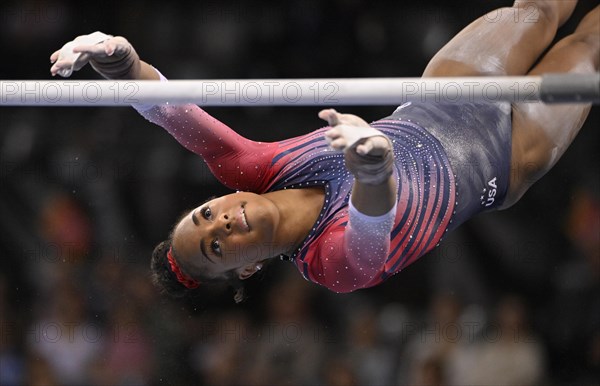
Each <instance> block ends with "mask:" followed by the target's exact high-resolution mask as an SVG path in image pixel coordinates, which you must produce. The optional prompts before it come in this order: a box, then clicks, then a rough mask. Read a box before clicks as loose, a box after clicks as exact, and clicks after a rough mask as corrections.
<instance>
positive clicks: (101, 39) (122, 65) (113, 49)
mask: <svg viewBox="0 0 600 386" xmlns="http://www.w3.org/2000/svg"><path fill="white" fill-rule="evenodd" d="M50 62H51V63H53V65H52V67H51V68H50V73H52V76H55V75H56V74H59V75H60V76H62V77H64V78H67V77H69V76H71V74H72V73H73V71H79V70H80V69H81V68H82V67H84V66H85V65H86V64H88V63H90V64H91V66H92V68H93V69H94V70H95V71H96V72H97V73H99V74H100V75H102V76H103V77H104V78H106V79H139V75H140V65H141V64H140V58H139V56H138V54H137V53H136V52H135V50H134V49H133V46H132V45H131V44H130V43H129V42H128V41H127V39H125V38H124V37H121V36H116V37H114V36H110V35H106V34H103V33H102V32H94V33H92V34H89V35H81V36H78V37H77V38H75V40H73V41H70V42H68V43H66V44H65V45H64V46H63V47H62V48H61V49H60V50H58V51H56V52H54V53H53V54H52V55H51V56H50Z"/></svg>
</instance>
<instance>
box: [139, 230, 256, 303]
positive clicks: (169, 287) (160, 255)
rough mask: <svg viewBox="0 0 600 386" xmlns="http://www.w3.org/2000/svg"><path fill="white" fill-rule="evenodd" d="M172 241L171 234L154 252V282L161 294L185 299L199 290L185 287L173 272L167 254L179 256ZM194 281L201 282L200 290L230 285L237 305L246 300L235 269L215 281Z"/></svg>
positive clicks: (151, 263)
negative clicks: (217, 285)
mask: <svg viewBox="0 0 600 386" xmlns="http://www.w3.org/2000/svg"><path fill="white" fill-rule="evenodd" d="M172 240H173V234H172V233H171V235H169V239H168V240H165V241H163V242H161V243H160V244H158V245H157V246H156V248H154V251H153V252H152V259H151V261H150V269H151V270H152V282H153V283H154V284H155V285H156V286H157V287H158V288H159V289H160V290H161V292H163V293H165V294H167V295H169V296H172V297H175V298H183V297H186V296H190V295H193V294H194V293H195V292H197V289H190V288H188V287H186V286H185V285H183V283H181V282H180V281H179V280H178V279H177V275H176V274H175V272H173V269H172V268H171V265H170V263H169V259H168V257H167V254H168V253H169V251H171V254H172V255H173V257H174V258H175V259H177V254H176V253H175V251H174V250H173V249H172ZM194 279H196V280H198V281H199V282H200V288H201V287H204V286H210V285H216V284H223V283H225V284H228V285H229V286H230V287H232V288H233V290H234V293H235V294H234V297H233V299H234V300H235V302H236V303H240V302H242V301H243V300H244V299H245V291H244V284H243V282H242V280H240V278H239V277H238V275H237V273H236V272H235V270H233V269H232V270H230V271H228V272H226V273H225V277H224V278H217V279H215V278H209V277H203V276H202V275H196V277H194Z"/></svg>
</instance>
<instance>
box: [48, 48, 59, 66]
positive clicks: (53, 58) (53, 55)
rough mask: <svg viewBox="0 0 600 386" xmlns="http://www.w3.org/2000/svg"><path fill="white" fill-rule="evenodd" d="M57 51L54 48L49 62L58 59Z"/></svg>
mask: <svg viewBox="0 0 600 386" xmlns="http://www.w3.org/2000/svg"><path fill="white" fill-rule="evenodd" d="M59 52H60V50H56V51H54V52H53V53H52V55H50V63H54V62H56V60H57V59H58V54H59Z"/></svg>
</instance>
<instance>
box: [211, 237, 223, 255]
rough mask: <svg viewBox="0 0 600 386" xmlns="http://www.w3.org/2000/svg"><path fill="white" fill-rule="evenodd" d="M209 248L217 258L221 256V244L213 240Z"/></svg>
mask: <svg viewBox="0 0 600 386" xmlns="http://www.w3.org/2000/svg"><path fill="white" fill-rule="evenodd" d="M210 248H211V249H212V250H213V252H214V253H215V254H216V255H217V256H221V243H220V242H219V240H217V239H215V240H213V241H212V242H211V243H210Z"/></svg>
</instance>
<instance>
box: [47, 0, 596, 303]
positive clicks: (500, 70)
mask: <svg viewBox="0 0 600 386" xmlns="http://www.w3.org/2000/svg"><path fill="white" fill-rule="evenodd" d="M575 5H576V1H552V0H550V1H541V0H540V1H531V0H527V1H516V2H515V3H514V5H513V6H512V7H507V8H501V9H498V10H495V11H492V12H490V13H489V14H487V15H485V16H483V17H481V18H479V19H477V20H476V21H474V22H473V23H471V24H470V25H469V26H467V27H466V28H465V29H463V30H462V31H461V32H460V33H459V34H458V35H457V36H455V37H454V38H453V39H452V40H450V42H448V43H447V44H446V45H445V46H444V47H443V48H442V49H441V50H440V51H439V52H438V53H437V54H436V55H435V56H434V57H433V59H432V60H431V61H430V62H429V64H428V66H427V67H426V69H425V71H424V73H423V76H425V77H438V76H445V77H459V76H480V75H492V76H510V75H535V74H542V73H594V72H597V71H598V67H599V65H598V62H599V57H600V23H599V20H600V6H596V8H595V9H593V10H592V11H590V12H589V13H588V14H587V15H586V16H585V17H584V18H583V19H582V20H581V22H580V23H579V25H578V27H577V28H576V30H575V31H574V33H573V34H571V35H569V36H567V37H565V38H564V39H562V40H560V41H559V42H557V43H556V44H555V45H554V46H552V47H551V48H550V49H549V50H547V48H548V46H549V45H550V44H551V42H552V41H553V39H554V37H555V34H556V32H557V29H558V28H559V27H560V26H561V25H562V24H563V23H564V22H565V21H566V20H567V19H568V18H569V16H570V15H571V13H572V12H573V10H574V8H575ZM532 7H533V8H532ZM525 10H527V12H524V11H525ZM532 10H533V11H534V12H533V16H534V17H535V20H534V22H532V19H531V18H532ZM526 18H527V19H526ZM542 54H543V56H542ZM51 61H52V62H53V65H52V67H51V73H52V75H56V74H59V75H62V76H70V75H71V73H72V71H77V70H79V69H80V68H81V67H83V66H84V65H86V64H87V63H90V64H91V66H92V67H93V68H94V70H95V71H96V72H98V73H99V74H100V75H102V76H103V77H105V78H108V79H136V80H157V81H166V79H165V78H164V76H162V74H160V73H159V72H158V71H157V70H156V69H155V68H154V67H152V66H150V65H149V64H147V63H145V62H143V61H141V60H140V59H139V57H138V55H137V53H136V51H135V50H134V49H133V47H132V46H131V44H130V43H129V42H128V41H127V40H126V39H125V38H123V37H112V36H109V35H104V34H102V33H94V34H91V35H85V36H81V37H78V38H76V39H75V40H74V41H72V42H69V43H67V44H66V45H65V46H64V47H63V49H61V50H59V51H56V52H55V53H54V54H52V56H51ZM134 107H135V108H136V109H137V110H138V112H139V113H140V114H141V115H142V116H144V117H145V118H146V119H148V120H149V121H151V122H153V123H156V124H157V125H160V126H162V127H163V128H164V129H166V130H167V131H168V132H169V133H170V134H171V135H172V136H173V137H175V139H176V140H177V141H178V142H179V143H180V144H181V145H183V146H184V147H185V148H186V149H188V150H190V151H192V152H194V153H196V154H198V155H199V156H201V157H202V158H203V159H204V161H205V162H206V163H207V164H208V166H209V168H210V170H211V171H212V173H213V174H214V175H215V177H216V178H217V179H218V180H219V181H220V182H221V183H223V184H224V185H226V186H227V187H229V188H231V189H234V190H237V192H236V193H232V194H229V195H225V196H222V197H219V198H213V199H210V200H209V201H207V202H205V203H203V204H201V205H200V206H198V207H197V208H195V209H192V210H191V211H189V212H188V213H186V214H185V215H184V216H183V217H182V218H181V219H180V220H179V221H177V223H176V224H175V225H174V228H173V230H172V232H171V234H170V236H169V238H168V240H166V241H163V242H161V243H160V244H159V245H158V246H157V247H156V248H155V249H154V252H153V255H152V260H151V268H152V271H153V280H154V282H155V283H156V284H157V285H159V287H161V288H162V290H163V291H165V292H167V293H169V294H171V295H174V296H182V295H185V294H186V293H189V292H190V291H194V290H195V289H197V288H198V287H200V286H204V285H209V284H213V283H227V284H229V285H230V286H232V287H233V289H234V292H235V295H234V299H235V301H236V302H239V301H241V300H243V298H244V290H243V280H245V279H248V278H249V277H251V276H252V275H253V274H255V273H256V272H257V271H259V270H260V269H261V268H262V267H263V265H264V264H265V263H267V262H269V261H272V259H273V258H275V257H280V258H282V259H287V260H289V261H291V262H293V264H295V265H296V266H297V268H298V270H299V271H300V273H301V274H302V275H303V276H304V278H305V279H307V280H309V281H311V282H315V283H318V284H321V285H323V286H325V287H327V288H328V289H330V290H332V291H335V292H340V293H341V292H351V291H354V290H358V289H361V288H367V287H371V286H375V285H377V284H379V283H381V282H382V281H384V280H386V279H387V278H388V277H389V276H391V275H394V274H395V273H398V272H399V271H401V270H402V269H403V268H405V267H406V266H408V265H409V264H411V263H413V262H415V261H416V260H417V259H418V258H419V257H420V256H422V255H423V254H425V253H426V252H428V251H430V250H431V249H432V248H434V247H435V246H436V245H437V244H438V243H439V242H440V240H441V239H442V238H443V236H444V235H445V234H446V232H448V231H450V230H452V229H454V228H456V227H457V226H459V225H460V224H461V223H463V222H465V221H466V220H467V219H469V218H470V217H472V216H474V215H475V214H477V213H480V212H483V211H489V210H497V209H505V208H508V207H510V206H511V205H513V204H514V203H515V202H517V201H518V200H519V199H520V197H521V196H522V195H523V194H524V193H525V192H526V191H527V189H528V188H529V187H530V186H531V185H532V184H533V183H534V182H535V181H537V180H538V179H539V178H541V177H542V176H543V175H544V174H545V173H546V172H547V171H548V170H550V168H551V167H552V166H553V165H554V164H555V163H556V162H557V161H558V159H559V158H560V157H561V156H562V154H563V153H564V152H565V150H566V149H567V147H568V146H569V144H570V143H571V141H572V140H573V139H574V137H575V136H576V134H577V132H578V131H579V129H580V128H581V126H582V125H583V123H584V121H585V119H586V117H587V115H588V113H589V110H590V108H591V106H590V105H589V104H569V105H546V104H543V103H517V104H512V105H511V104H510V103H508V102H491V101H490V102H481V103H460V104H456V103H414V102H413V103H406V104H404V105H402V106H400V107H398V108H397V109H396V110H395V111H394V112H393V113H392V114H391V115H390V116H389V117H386V118H384V119H381V120H378V121H375V122H373V123H371V124H368V123H367V122H365V121H364V120H363V119H361V118H360V117H358V116H355V115H352V114H341V113H338V112H337V111H335V110H333V109H326V110H322V111H320V112H319V117H320V118H322V119H323V120H325V121H326V122H327V124H328V126H327V127H324V128H320V129H318V130H316V131H313V132H311V133H309V134H306V135H302V136H299V137H296V138H290V139H286V140H283V141H279V142H273V143H264V142H257V141H252V140H250V139H246V138H243V137H242V136H240V135H238V134H236V133H235V132H234V131H233V130H232V129H230V128H229V127H228V126H226V125H225V124H223V123H221V122H219V121H218V120H217V119H215V118H213V117H212V116H210V115H209V114H208V113H206V112H205V111H204V110H202V109H200V108H199V107H198V106H196V105H192V104H189V105H178V106H173V105H168V104H167V105H156V106H151V105H136V106H134ZM298 203H302V204H301V205H299V204H298Z"/></svg>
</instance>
